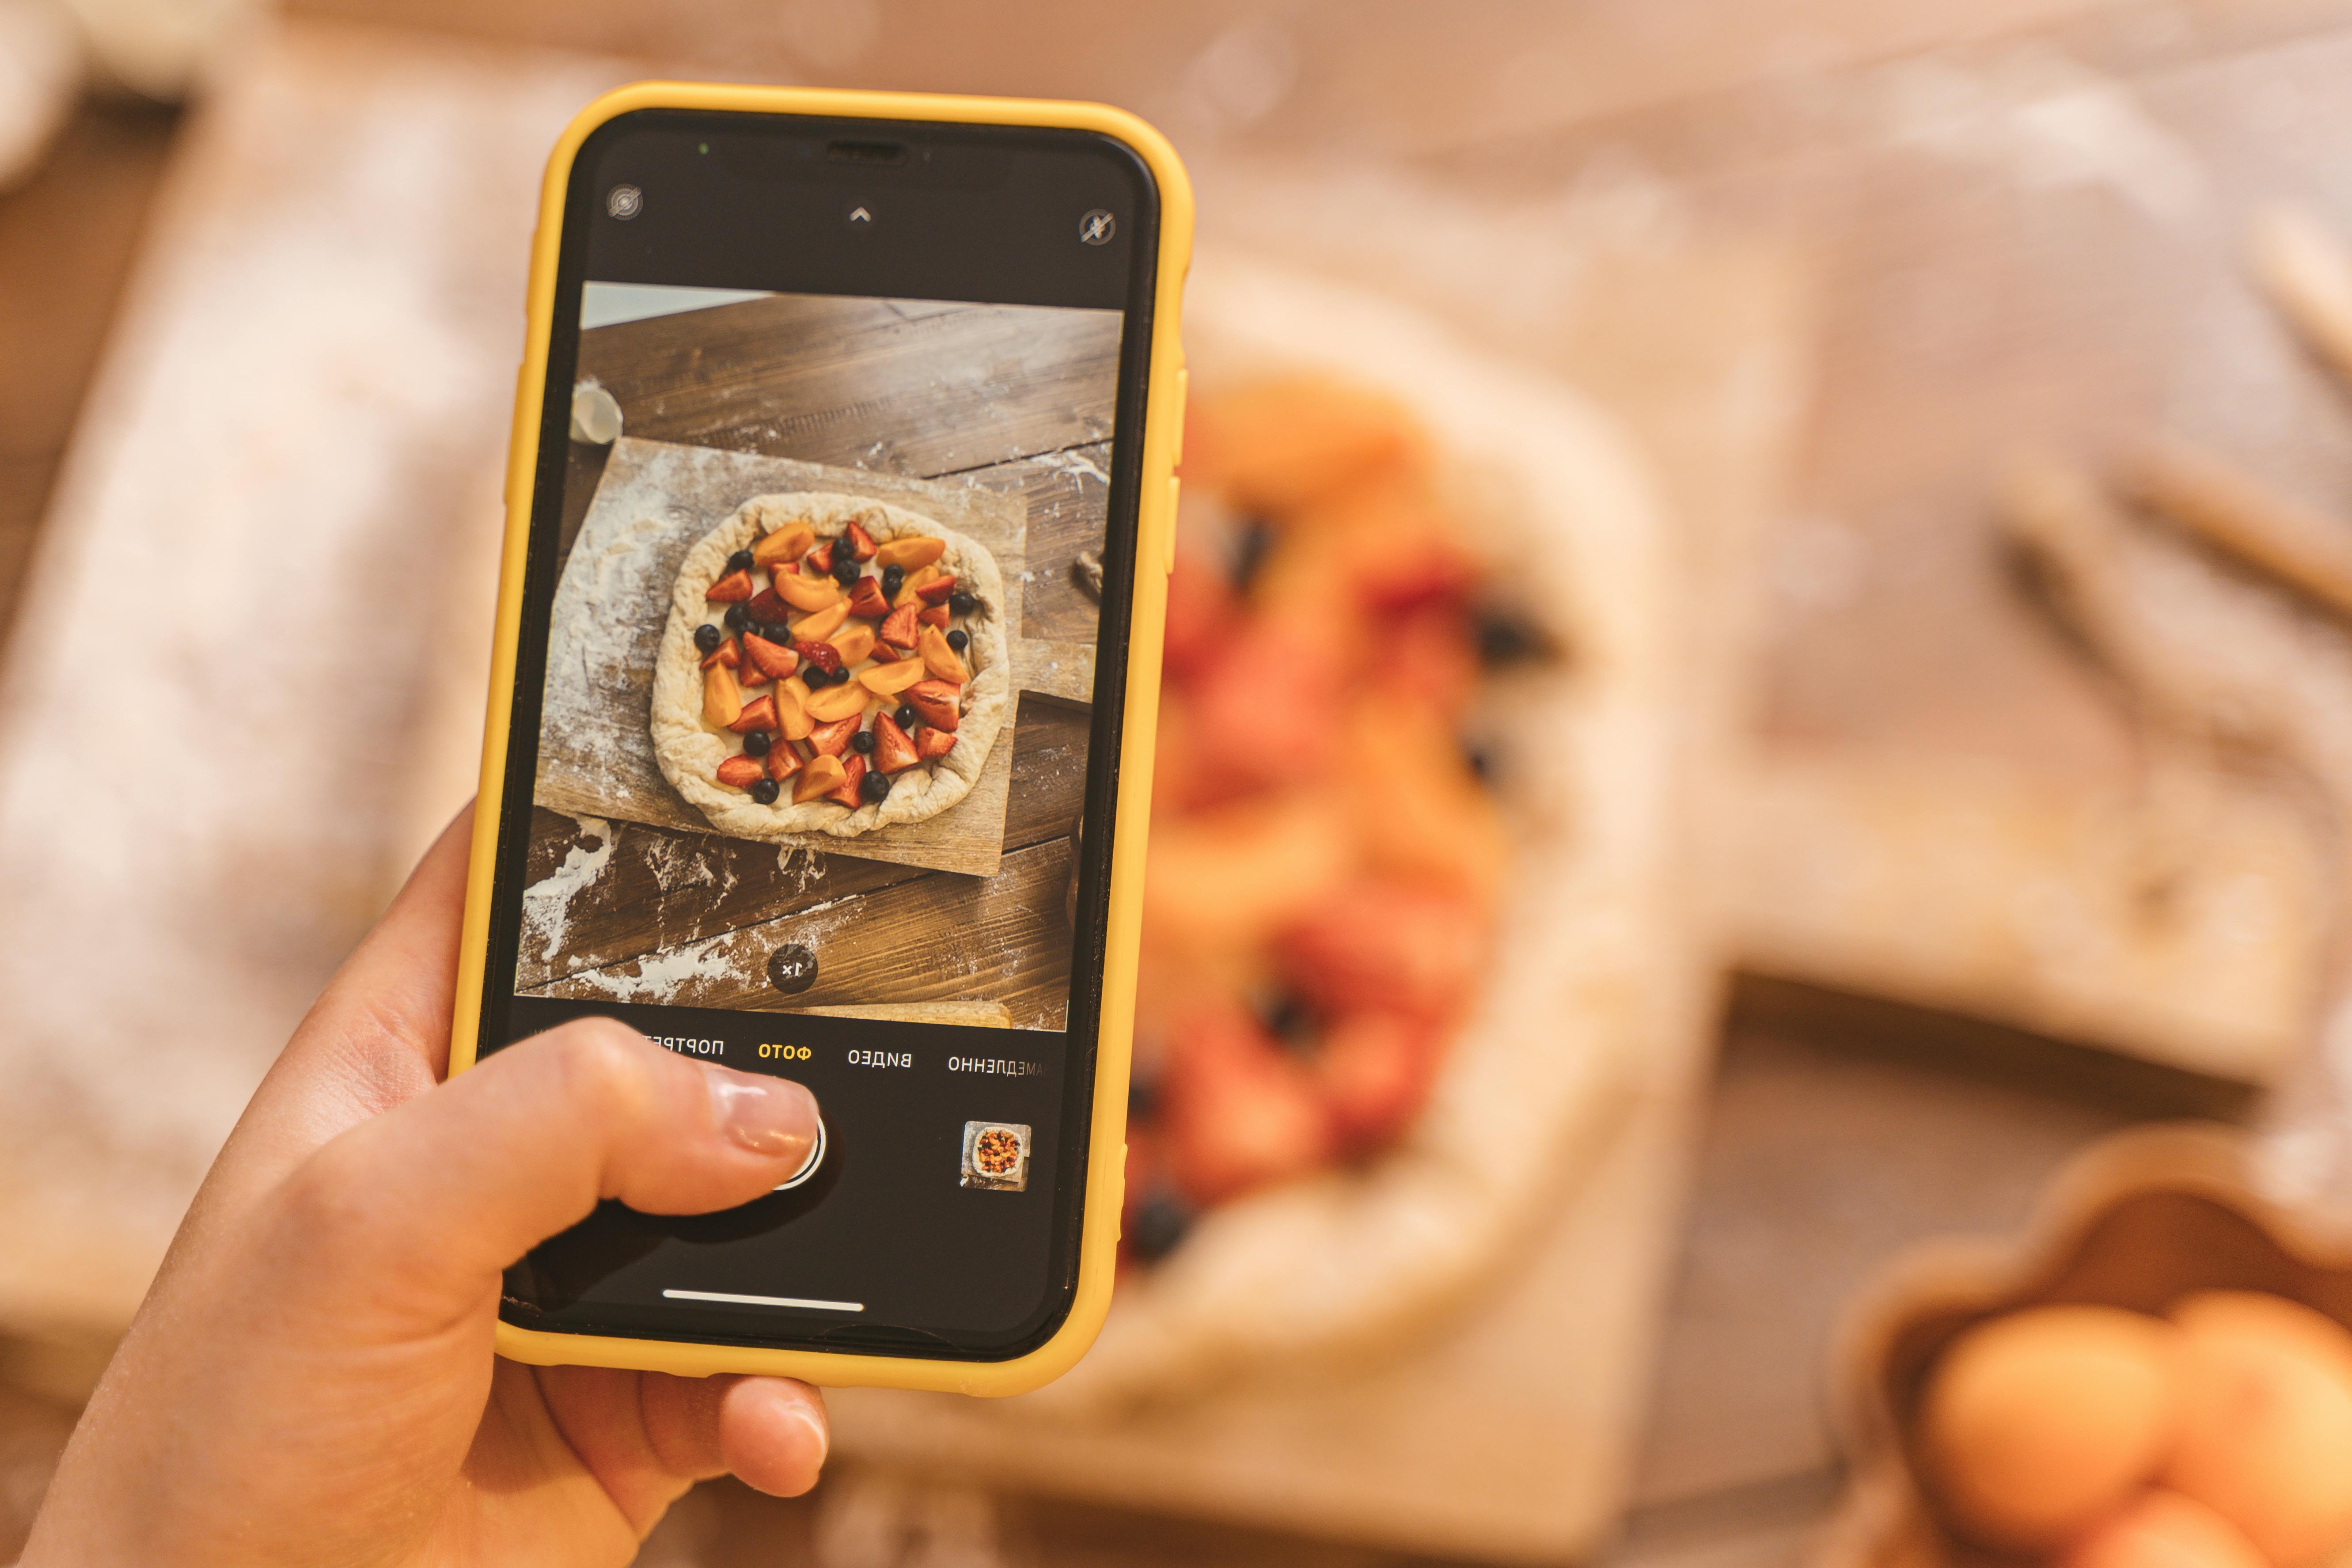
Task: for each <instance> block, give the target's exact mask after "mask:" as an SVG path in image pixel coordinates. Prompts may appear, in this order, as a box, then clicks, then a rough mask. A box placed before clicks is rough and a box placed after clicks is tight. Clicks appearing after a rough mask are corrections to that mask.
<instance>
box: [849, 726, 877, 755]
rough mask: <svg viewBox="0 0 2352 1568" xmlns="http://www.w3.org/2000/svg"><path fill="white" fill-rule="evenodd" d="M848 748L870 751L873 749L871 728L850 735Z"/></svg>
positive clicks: (854, 750) (857, 750)
mask: <svg viewBox="0 0 2352 1568" xmlns="http://www.w3.org/2000/svg"><path fill="white" fill-rule="evenodd" d="M849 749H850V750H851V751H853V752H870V751H872V750H873V749H874V731H871V730H860V731H857V733H856V734H855V735H852V736H850V737H849Z"/></svg>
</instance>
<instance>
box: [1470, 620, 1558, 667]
mask: <svg viewBox="0 0 2352 1568" xmlns="http://www.w3.org/2000/svg"><path fill="white" fill-rule="evenodd" d="M1470 636H1471V638H1472V640H1474V641H1475V642H1476V643H1477V645H1478V658H1479V661H1480V662H1481V663H1483V664H1485V665H1486V667H1487V668H1490V669H1493V668H1499V667H1501V666H1503V665H1507V664H1527V663H1530V662H1532V661H1534V660H1537V659H1543V658H1551V657H1552V655H1553V652H1554V649H1553V646H1552V640H1551V637H1549V635H1548V634H1547V633H1546V632H1545V631H1544V629H1543V628H1542V627H1541V626H1537V625H1536V624H1535V623H1534V622H1532V621H1529V620H1527V619H1526V618H1524V617H1523V616H1517V615H1514V614H1512V613H1511V612H1510V611H1508V610H1497V609H1495V608H1493V607H1491V606H1490V607H1488V608H1486V609H1483V610H1481V611H1479V612H1478V615H1477V618H1476V619H1475V621H1473V622H1472V624H1471V627H1470Z"/></svg>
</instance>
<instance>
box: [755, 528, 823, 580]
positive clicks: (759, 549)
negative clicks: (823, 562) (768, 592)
mask: <svg viewBox="0 0 2352 1568" xmlns="http://www.w3.org/2000/svg"><path fill="white" fill-rule="evenodd" d="M815 542H816V530H815V529H814V528H811V527H810V526H809V525H808V524H807V523H805V522H788V523H786V524H784V526H783V527H782V528H780V529H777V530H776V531H774V532H773V533H771V534H769V535H767V536H766V537H765V538H763V539H761V541H760V542H759V543H757V544H754V545H753V546H751V560H752V562H753V563H755V564H757V565H760V566H763V567H765V568H767V569H768V570H769V571H771V572H773V571H774V570H775V569H776V568H777V567H778V566H782V565H788V564H790V563H793V562H794V561H798V560H799V559H800V558H801V557H802V556H803V555H806V554H807V553H808V552H809V546H811V545H813V544H814V543H815Z"/></svg>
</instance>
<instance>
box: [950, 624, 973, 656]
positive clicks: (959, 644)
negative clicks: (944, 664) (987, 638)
mask: <svg viewBox="0 0 2352 1568" xmlns="http://www.w3.org/2000/svg"><path fill="white" fill-rule="evenodd" d="M948 647H951V648H953V649H955V650H956V652H958V653H961V652H962V651H963V650H964V649H966V648H968V647H971V637H970V636H969V635H968V634H966V633H965V631H964V630H963V628H962V627H961V626H959V627H957V628H956V629H955V630H954V631H951V632H950V633H949V634H948Z"/></svg>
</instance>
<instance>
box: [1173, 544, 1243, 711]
mask: <svg viewBox="0 0 2352 1568" xmlns="http://www.w3.org/2000/svg"><path fill="white" fill-rule="evenodd" d="M1233 619H1234V591H1233V588H1232V586H1231V584H1229V583H1228V582H1227V581H1226V579H1225V574H1223V573H1222V572H1216V571H1212V570H1209V569H1207V568H1204V567H1203V566H1202V564H1201V563H1200V562H1198V561H1197V560H1195V559H1193V558H1192V556H1190V555H1184V554H1180V555H1178V556H1177V557H1176V570H1175V571H1173V572H1171V573H1170V574H1168V619H1167V631H1166V634H1165V639H1164V647H1165V651H1164V652H1163V653H1162V654H1161V656H1160V662H1161V667H1162V668H1164V669H1165V670H1166V671H1167V672H1168V678H1169V679H1171V680H1179V681H1181V680H1187V679H1191V678H1192V675H1193V673H1194V672H1195V671H1197V670H1198V669H1199V668H1201V667H1202V665H1203V664H1205V663H1206V662H1208V660H1209V658H1210V657H1211V656H1212V655H1213V653H1214V652H1215V650H1216V649H1217V648H1218V647H1222V646H1223V643H1224V641H1225V640H1226V637H1227V636H1228V635H1229V632H1230V630H1231V627H1232V624H1233Z"/></svg>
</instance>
